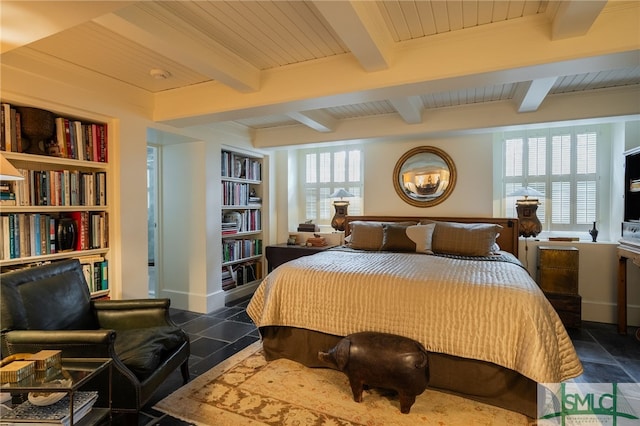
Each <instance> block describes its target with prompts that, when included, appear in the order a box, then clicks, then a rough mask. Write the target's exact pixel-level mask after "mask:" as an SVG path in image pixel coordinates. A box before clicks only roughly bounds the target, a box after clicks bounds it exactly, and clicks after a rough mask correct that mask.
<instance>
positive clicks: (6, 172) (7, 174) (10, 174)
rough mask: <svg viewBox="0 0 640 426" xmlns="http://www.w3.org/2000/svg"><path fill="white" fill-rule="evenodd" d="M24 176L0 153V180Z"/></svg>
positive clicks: (18, 178)
mask: <svg viewBox="0 0 640 426" xmlns="http://www.w3.org/2000/svg"><path fill="white" fill-rule="evenodd" d="M22 179H24V177H23V176H22V175H21V174H20V172H19V171H18V170H17V169H16V168H15V167H13V165H12V164H11V163H10V162H9V160H7V159H6V158H4V155H2V154H0V180H22Z"/></svg>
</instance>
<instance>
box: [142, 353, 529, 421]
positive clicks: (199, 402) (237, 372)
mask: <svg viewBox="0 0 640 426" xmlns="http://www.w3.org/2000/svg"><path fill="white" fill-rule="evenodd" d="M154 408H155V409H156V410H158V411H160V412H163V413H166V414H169V415H171V416H173V417H175V418H178V419H180V420H183V421H185V422H189V423H193V424H197V425H229V426H231V425H274V426H276V425H277V426H280V425H326V426H329V425H331V426H347V425H367V426H377V425H380V426H382V425H385V426H389V425H407V426H415V425H438V426H442V425H464V426H471V425H491V426H499V425H527V424H528V419H527V417H526V416H523V415H522V414H518V413H514V412H512V411H508V410H504V409H501V408H497V407H494V406H491V405H486V404H482V403H479V402H475V401H471V400H468V399H465V398H461V397H457V396H454V395H449V394H446V393H442V392H437V391H433V390H429V389H428V390H426V391H425V392H423V393H422V394H421V395H419V396H418V398H417V399H416V402H415V403H414V404H413V406H412V407H411V412H410V413H409V414H401V413H400V403H399V401H398V398H397V396H396V395H393V394H389V393H385V392H384V391H381V390H377V389H370V390H367V391H365V393H364V394H363V402H361V403H357V402H355V401H354V400H353V396H352V394H351V388H350V387H349V380H348V379H347V376H346V375H345V374H343V373H341V372H339V371H335V370H331V369H327V368H307V367H305V366H303V365H302V364H299V363H297V362H294V361H290V360H287V359H278V360H275V361H270V362H267V361H266V360H265V358H264V355H263V353H262V345H261V343H260V342H256V343H254V344H252V345H251V346H249V347H247V348H245V349H244V350H242V351H241V352H239V353H237V354H236V355H234V356H233V357H231V358H229V359H227V360H226V361H224V362H222V363H220V364H218V365H217V366H216V367H214V368H212V369H211V370H209V371H208V372H206V373H204V374H202V375H201V376H199V377H197V378H196V379H194V380H193V381H192V382H190V383H188V384H187V385H185V386H183V387H181V388H180V389H178V390H177V391H175V392H174V393H172V394H171V395H169V396H167V397H166V398H164V399H163V400H161V401H160V402H158V403H157V404H156V405H155V407H154Z"/></svg>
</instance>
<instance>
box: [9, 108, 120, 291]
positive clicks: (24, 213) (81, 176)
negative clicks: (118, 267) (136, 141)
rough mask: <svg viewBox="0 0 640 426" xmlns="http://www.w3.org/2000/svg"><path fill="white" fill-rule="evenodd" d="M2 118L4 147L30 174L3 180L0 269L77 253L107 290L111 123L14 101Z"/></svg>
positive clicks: (93, 281) (95, 286)
mask: <svg viewBox="0 0 640 426" xmlns="http://www.w3.org/2000/svg"><path fill="white" fill-rule="evenodd" d="M39 118H42V119H43V120H44V121H46V123H42V126H39V123H38V121H37V120H38V119H39ZM0 119H1V121H0V123H1V128H0V151H2V155H3V156H4V157H5V158H6V159H7V160H8V161H9V162H10V163H11V164H12V165H13V166H14V167H15V168H16V169H17V170H18V171H19V172H20V174H22V177H23V179H22V180H17V181H1V182H0V270H1V271H2V272H7V271H10V270H13V269H19V268H24V267H30V266H33V265H38V264H42V263H49V262H55V261H59V260H63V259H69V258H78V259H80V261H81V263H83V266H84V270H85V277H86V278H87V283H88V285H89V289H90V291H91V293H92V297H106V296H108V294H109V283H108V277H109V272H108V270H109V193H110V191H109V174H110V166H109V162H108V152H109V140H108V124H107V123H102V122H96V121H93V120H87V119H83V118H79V117H70V116H68V115H63V114H58V113H56V112H53V111H48V110H43V109H38V108H36V107H33V106H25V105H15V104H13V103H10V102H8V101H2V102H1V109H0ZM33 134H50V136H47V137H44V138H43V140H40V141H37V140H35V139H36V138H35V137H34V136H32V135H33ZM69 221H73V223H75V231H76V232H75V239H74V240H73V241H71V240H69V239H68V238H67V237H68V230H67V231H65V232H66V234H65V238H67V239H66V241H65V242H64V244H63V241H62V238H63V234H62V232H63V229H62V228H63V226H64V224H65V223H66V224H69V223H70V222H69ZM67 226H69V225H67Z"/></svg>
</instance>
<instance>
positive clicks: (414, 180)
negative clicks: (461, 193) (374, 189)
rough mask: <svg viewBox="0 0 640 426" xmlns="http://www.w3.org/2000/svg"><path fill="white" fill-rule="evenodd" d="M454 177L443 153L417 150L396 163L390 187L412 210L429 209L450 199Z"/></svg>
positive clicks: (453, 166) (426, 149) (427, 149)
mask: <svg viewBox="0 0 640 426" xmlns="http://www.w3.org/2000/svg"><path fill="white" fill-rule="evenodd" d="M456 177H457V173H456V166H455V164H453V160H452V159H451V157H449V155H448V154H447V153H446V152H444V151H443V150H441V149H440V148H436V147H433V146H420V147H417V148H413V149H411V150H409V151H407V152H406V153H405V154H404V155H403V156H402V157H400V159H399V160H398V162H397V163H396V166H395V167H394V168H393V187H394V189H395V190H396V193H397V194H398V195H399V196H400V198H402V199H403V200H404V201H405V202H407V203H409V204H411V205H412V206H416V207H432V206H435V205H437V204H440V203H441V202H443V201H444V200H446V199H447V198H448V197H449V195H451V192H453V188H454V187H455V186H456Z"/></svg>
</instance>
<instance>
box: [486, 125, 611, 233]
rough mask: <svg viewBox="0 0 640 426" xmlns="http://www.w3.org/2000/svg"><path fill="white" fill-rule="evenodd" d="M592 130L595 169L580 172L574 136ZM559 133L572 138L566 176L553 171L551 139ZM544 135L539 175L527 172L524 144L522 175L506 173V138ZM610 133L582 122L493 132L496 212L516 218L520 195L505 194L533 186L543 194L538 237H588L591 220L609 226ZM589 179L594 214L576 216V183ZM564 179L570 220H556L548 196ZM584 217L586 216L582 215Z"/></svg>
mask: <svg viewBox="0 0 640 426" xmlns="http://www.w3.org/2000/svg"><path fill="white" fill-rule="evenodd" d="M592 132H593V133H595V134H596V137H597V142H596V157H597V160H596V161H597V162H596V171H595V173H593V174H589V175H579V174H578V173H577V171H576V165H577V160H576V155H577V153H576V149H575V147H576V143H577V136H576V135H579V134H585V133H592ZM558 135H569V136H570V140H571V161H570V165H571V169H570V173H569V175H568V176H567V175H562V176H558V175H554V174H553V173H552V170H551V168H552V162H551V159H552V158H551V157H552V152H551V151H552V143H551V141H552V138H553V137H554V136H558ZM537 137H538V138H546V141H547V145H546V153H545V155H546V158H545V164H546V170H545V173H544V174H541V175H535V173H534V174H533V175H530V173H529V170H528V166H529V162H528V161H527V155H528V152H526V151H527V144H526V143H525V145H524V147H523V149H524V150H525V152H524V159H523V165H522V167H523V170H522V175H521V176H506V174H507V171H506V154H505V143H506V142H505V141H506V140H508V139H518V138H523V140H525V141H528V139H530V138H537ZM610 139H611V134H610V129H609V127H608V126H606V125H585V126H572V127H549V128H539V129H523V130H516V131H510V132H504V133H501V134H496V135H495V138H494V140H495V141H496V150H497V151H498V152H497V154H498V155H497V156H496V157H495V159H496V162H497V163H498V164H497V166H498V167H496V168H495V174H494V179H496V180H497V181H498V182H497V183H498V184H497V185H495V186H494V190H495V191H496V193H497V195H498V197H499V200H501V204H500V209H499V212H498V213H499V215H500V216H506V217H517V214H516V211H515V202H516V200H517V199H519V198H521V197H516V196H511V197H510V196H508V194H509V193H510V192H511V191H512V190H514V189H516V188H519V187H520V186H521V185H522V186H529V187H532V188H534V189H536V190H538V191H540V192H542V193H543V194H545V196H544V197H540V199H539V200H540V205H539V207H538V211H537V215H538V218H539V219H540V222H541V223H542V229H543V232H542V233H541V234H540V237H541V238H545V237H547V236H552V235H558V236H563V235H571V236H578V237H580V239H583V240H587V239H590V236H589V234H588V230H589V229H591V227H592V225H593V221H596V222H597V225H598V227H599V228H604V229H608V228H609V220H610V219H609V209H607V208H606V207H607V205H608V204H609V203H610V196H609V190H608V188H610V186H609V185H610V183H609V182H610V176H609V175H610V172H609V171H610V161H611V155H612V154H611V143H610ZM585 180H587V181H591V182H594V183H595V193H596V201H595V213H593V212H590V215H583V217H582V219H583V220H581V218H578V217H577V216H578V215H577V202H576V199H577V194H576V185H577V182H578V181H585ZM559 181H565V182H569V185H570V188H571V190H570V193H571V199H570V203H569V205H570V212H569V217H570V222H569V223H564V224H562V223H557V222H556V221H554V220H553V219H552V215H553V212H552V209H551V199H550V196H551V194H552V192H553V189H552V186H553V183H554V182H559ZM585 216H586V217H585Z"/></svg>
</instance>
